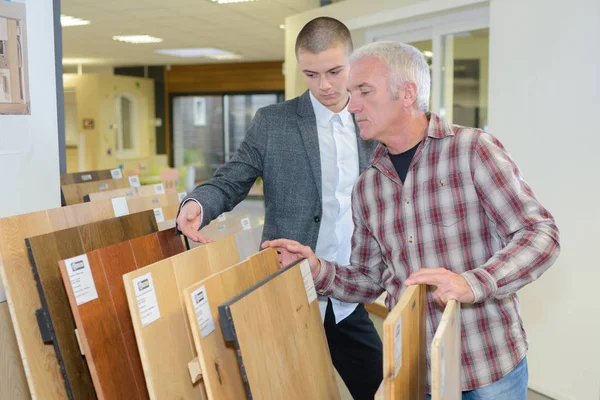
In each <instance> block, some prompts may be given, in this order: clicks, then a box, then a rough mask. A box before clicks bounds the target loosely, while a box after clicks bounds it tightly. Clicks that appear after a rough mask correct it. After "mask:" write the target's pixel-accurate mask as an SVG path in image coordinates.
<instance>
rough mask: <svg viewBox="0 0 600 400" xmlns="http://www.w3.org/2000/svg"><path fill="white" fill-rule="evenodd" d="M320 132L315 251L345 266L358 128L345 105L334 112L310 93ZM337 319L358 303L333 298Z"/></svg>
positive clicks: (324, 302)
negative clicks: (318, 218)
mask: <svg viewBox="0 0 600 400" xmlns="http://www.w3.org/2000/svg"><path fill="white" fill-rule="evenodd" d="M310 100H311V102H312V106H313V110H314V112H315V117H316V119H317V131H318V134H319V153H320V156H321V186H322V195H323V198H322V204H323V214H322V216H321V227H320V229H319V238H318V240H317V246H316V249H315V254H316V255H317V256H318V257H322V258H324V259H326V260H332V261H333V260H335V261H336V262H338V263H340V264H342V265H348V264H349V262H350V252H351V247H352V246H351V240H352V233H353V231H354V223H353V221H352V207H351V204H350V202H351V197H352V188H353V187H354V183H355V182H356V180H357V179H358V175H359V174H358V170H359V167H358V145H357V143H356V127H355V126H354V120H353V119H352V115H351V114H350V113H349V112H348V106H346V107H345V108H344V109H343V110H342V111H340V112H339V113H338V114H335V113H334V112H332V111H331V110H329V109H328V108H327V107H325V106H324V105H323V104H321V103H320V102H319V101H318V100H317V99H316V98H315V97H314V96H313V95H312V93H311V94H310ZM331 303H332V306H333V313H334V315H335V322H336V323H339V322H340V321H342V320H344V319H345V318H346V317H348V316H349V315H350V314H352V312H353V311H354V310H355V309H356V306H357V304H356V303H343V302H341V301H338V300H336V299H333V298H332V299H331ZM319 307H320V309H321V316H322V317H323V319H325V311H326V308H327V297H323V296H319Z"/></svg>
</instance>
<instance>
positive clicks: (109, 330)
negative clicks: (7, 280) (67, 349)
mask: <svg viewBox="0 0 600 400" xmlns="http://www.w3.org/2000/svg"><path fill="white" fill-rule="evenodd" d="M161 242H167V243H161ZM163 249H166V250H168V251H167V252H165V251H163ZM183 251H184V247H183V244H182V242H181V240H180V238H179V237H178V236H176V235H175V231H174V230H171V231H165V232H160V233H153V234H150V235H146V236H142V237H139V238H136V239H132V240H129V241H125V242H122V243H118V244H115V245H112V246H109V247H104V248H101V249H99V250H96V251H92V252H88V253H87V256H88V260H89V262H90V267H91V269H92V276H93V278H94V284H95V286H96V290H97V292H98V298H97V299H95V300H92V301H90V302H88V303H85V304H81V305H79V306H78V305H77V302H76V299H75V296H74V295H73V292H72V288H71V285H70V279H69V276H68V273H67V271H66V267H67V266H66V265H65V264H64V262H61V274H62V277H63V280H64V283H65V287H66V290H67V294H68V296H69V301H70V304H71V308H72V310H73V314H74V316H75V321H76V325H77V329H78V332H79V337H80V339H81V342H82V345H83V347H84V349H85V357H86V361H87V364H88V366H89V367H90V371H91V375H92V380H93V382H94V387H95V389H96V393H97V395H98V398H100V399H147V398H148V392H147V389H146V383H145V381H144V376H143V369H142V364H141V361H140V358H139V354H138V351H137V345H136V342H135V337H134V333H133V325H132V322H131V316H130V313H129V306H128V304H127V299H126V295H125V288H124V286H123V278H122V276H123V275H124V274H127V273H129V272H131V271H135V270H136V269H139V268H142V267H144V266H146V265H148V264H152V263H155V262H157V261H160V260H163V259H164V258H166V257H169V256H170V255H172V254H177V253H181V252H183Z"/></svg>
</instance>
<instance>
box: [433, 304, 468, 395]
mask: <svg viewBox="0 0 600 400" xmlns="http://www.w3.org/2000/svg"><path fill="white" fill-rule="evenodd" d="M461 366H462V363H461V319H460V303H458V302H457V301H456V300H450V301H449V302H448V304H447V305H446V309H445V310H444V314H443V315H442V320H441V321H440V325H439V326H438V329H437V331H436V332H435V336H434V337H433V342H432V344H431V400H461V399H462V388H461V386H462V373H461V371H462V367H461Z"/></svg>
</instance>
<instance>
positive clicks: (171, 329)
mask: <svg viewBox="0 0 600 400" xmlns="http://www.w3.org/2000/svg"><path fill="white" fill-rule="evenodd" d="M238 262H239V259H238V252H237V247H236V243H235V237H233V236H231V237H228V238H225V239H223V240H218V241H215V242H213V243H209V244H207V245H203V246H200V247H197V248H195V249H192V250H189V251H186V252H184V253H182V254H178V255H176V256H174V257H171V258H169V259H166V260H163V261H160V262H157V263H155V264H152V265H149V266H147V267H145V268H142V269H139V270H136V271H133V272H130V273H128V274H125V275H124V276H123V281H124V283H125V291H126V294H127V302H128V304H129V312H130V314H131V317H132V322H133V328H134V332H135V337H136V340H137V345H138V350H139V354H140V358H141V362H142V366H143V370H144V376H145V378H146V386H147V387H148V392H149V395H150V398H151V399H153V400H162V399H205V398H206V394H205V389H204V385H203V383H202V381H200V382H196V383H192V381H191V379H190V373H189V370H188V363H189V362H190V361H192V360H193V359H194V358H196V357H197V353H196V351H195V348H194V343H193V340H192V333H191V328H190V322H189V321H188V317H187V314H186V310H185V306H184V297H183V296H184V293H183V292H184V289H186V288H188V287H190V286H191V285H193V284H194V283H196V282H198V281H201V280H202V279H205V278H207V277H209V276H211V275H212V274H214V273H217V272H219V271H222V270H224V269H225V268H228V267H230V266H232V265H234V264H236V263H238ZM150 289H151V291H152V295H150ZM166 344H168V349H167V347H166V346H167V345H166Z"/></svg>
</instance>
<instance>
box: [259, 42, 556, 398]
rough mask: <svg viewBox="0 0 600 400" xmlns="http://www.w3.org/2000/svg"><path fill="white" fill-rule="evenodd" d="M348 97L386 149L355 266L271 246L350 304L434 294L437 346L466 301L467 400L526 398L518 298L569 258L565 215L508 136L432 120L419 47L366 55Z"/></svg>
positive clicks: (364, 201) (299, 248)
mask: <svg viewBox="0 0 600 400" xmlns="http://www.w3.org/2000/svg"><path fill="white" fill-rule="evenodd" d="M348 88H349V91H350V93H351V96H352V98H351V102H350V106H349V110H350V112H352V113H353V114H354V116H355V119H356V121H357V123H358V125H359V127H360V133H361V136H362V138H363V139H374V140H377V141H379V142H380V144H379V146H378V148H377V149H376V150H375V154H374V155H373V158H372V159H371V162H370V166H369V167H368V168H367V169H366V170H365V171H364V172H363V173H362V174H361V176H360V177H359V180H358V182H357V183H356V185H355V187H354V190H353V193H352V212H353V219H354V224H355V230H354V234H353V237H352V244H353V246H352V247H353V248H352V254H351V257H350V265H349V266H343V265H340V264H339V263H335V262H330V261H326V260H324V259H323V258H317V257H316V256H315V255H314V254H313V253H312V251H311V250H310V248H309V247H306V246H303V245H302V244H300V243H298V242H294V241H291V240H286V239H281V240H275V241H270V242H266V243H264V244H263V247H275V248H278V249H279V251H280V252H282V255H283V261H282V262H283V263H286V262H288V261H291V260H293V259H295V258H300V257H307V258H308V259H309V261H310V264H311V268H312V273H313V278H314V280H315V286H316V288H317V290H318V292H319V293H321V294H323V295H327V296H333V297H335V298H338V299H340V300H344V301H355V302H365V303H366V302H372V301H374V300H375V299H376V298H377V297H378V296H379V295H380V294H381V293H382V292H384V291H385V292H387V293H388V296H387V306H388V308H389V309H392V307H394V305H395V304H396V303H397V301H398V299H399V297H400V294H401V292H402V290H403V287H404V286H408V285H415V284H427V285H432V286H435V290H431V291H429V292H428V295H427V299H428V315H427V338H428V340H427V342H428V343H431V341H432V338H433V335H434V332H435V330H436V329H437V326H438V324H439V322H440V320H441V315H442V312H443V306H444V305H445V304H446V303H447V302H448V300H450V299H455V300H457V301H459V302H460V303H462V378H463V379H462V390H463V399H514V400H519V399H522V400H525V399H526V393H527V380H528V371H527V359H526V352H527V347H528V344H527V337H526V334H525V330H524V328H523V321H522V318H521V315H520V311H519V301H518V297H517V294H516V292H517V291H518V290H519V289H520V288H522V287H523V286H525V285H527V284H528V283H530V282H532V281H534V280H535V279H537V278H538V277H539V276H540V275H541V274H542V273H543V272H544V271H546V270H547V269H548V268H549V267H550V266H551V265H552V264H553V262H554V261H555V259H556V257H557V256H558V254H559V234H558V228H557V227H556V225H555V222H554V218H553V217H552V215H551V214H550V213H549V212H548V210H546V209H545V208H544V207H543V206H542V205H541V204H540V203H539V201H538V200H537V199H536V198H535V196H534V194H533V192H532V190H531V188H530V187H529V185H528V184H527V182H525V180H524V179H523V177H522V176H521V173H520V172H519V169H518V167H517V166H516V164H515V162H514V161H513V160H512V158H511V157H510V155H509V154H508V152H507V151H506V150H505V149H504V147H503V146H502V144H501V143H500V142H499V141H498V139H496V138H495V137H494V136H492V135H490V134H488V133H486V132H484V131H482V130H481V129H475V128H466V127H462V126H457V125H450V124H448V123H447V122H445V121H444V120H443V119H442V118H440V117H439V116H437V115H435V114H434V113H429V112H428V99H429V88H430V77H429V69H428V66H427V63H426V61H425V59H424V57H423V55H422V54H421V53H420V52H419V51H418V50H417V49H416V48H414V47H412V46H409V45H406V44H402V43H394V42H380V43H373V44H370V45H367V46H365V47H362V48H360V49H357V50H356V51H355V52H354V53H353V55H352V57H351V72H350V77H349V79H348ZM432 289H434V288H432ZM427 355H428V366H429V355H430V348H428V349H427ZM428 368H429V367H428ZM428 376H429V374H428ZM428 388H430V382H428Z"/></svg>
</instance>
